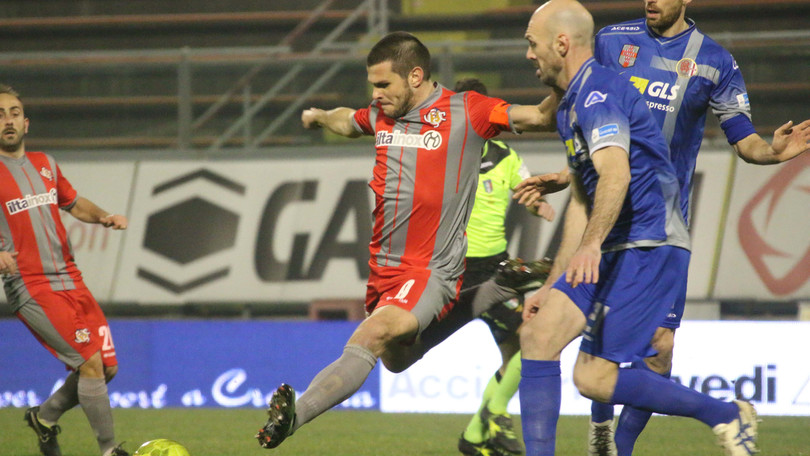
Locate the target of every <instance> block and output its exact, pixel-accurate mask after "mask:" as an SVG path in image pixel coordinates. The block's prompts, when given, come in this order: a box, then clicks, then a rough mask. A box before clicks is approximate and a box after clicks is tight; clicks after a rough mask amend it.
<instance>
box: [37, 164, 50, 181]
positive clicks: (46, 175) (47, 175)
mask: <svg viewBox="0 0 810 456" xmlns="http://www.w3.org/2000/svg"><path fill="white" fill-rule="evenodd" d="M39 174H40V175H41V176H42V177H44V178H45V179H48V180H49V181H50V180H53V173H52V172H51V170H49V169H48V168H46V167H44V166H43V167H42V168H41V169H40V170H39Z"/></svg>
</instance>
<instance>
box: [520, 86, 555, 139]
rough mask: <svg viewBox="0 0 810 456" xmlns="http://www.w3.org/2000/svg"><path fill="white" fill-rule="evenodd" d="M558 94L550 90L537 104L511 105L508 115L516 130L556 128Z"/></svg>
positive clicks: (549, 129)
mask: <svg viewBox="0 0 810 456" xmlns="http://www.w3.org/2000/svg"><path fill="white" fill-rule="evenodd" d="M559 103H560V96H559V94H557V92H552V93H551V95H549V96H547V97H546V98H544V99H543V101H541V102H540V104H538V105H512V108H511V109H510V111H509V117H510V118H511V119H512V125H513V126H514V127H515V130H517V131H518V132H521V131H554V130H555V129H556V128H557V105H558V104H559Z"/></svg>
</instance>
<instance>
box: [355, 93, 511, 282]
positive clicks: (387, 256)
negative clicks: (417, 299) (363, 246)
mask: <svg viewBox="0 0 810 456" xmlns="http://www.w3.org/2000/svg"><path fill="white" fill-rule="evenodd" d="M509 106H510V105H509V104H507V103H506V102H504V101H503V100H500V99H497V98H490V97H486V96H484V95H481V94H479V93H477V92H472V91H468V92H463V93H455V92H453V91H450V90H448V89H446V88H444V87H442V86H441V85H438V84H437V85H436V87H435V89H434V90H433V92H432V93H431V95H430V96H429V97H428V98H427V99H426V100H425V101H424V102H423V103H421V104H420V105H419V106H417V107H415V108H414V109H413V110H411V111H410V112H408V113H407V114H405V115H404V116H403V117H401V118H398V119H391V118H389V117H387V116H386V115H385V114H384V113H383V112H382V110H380V109H379V107H378V106H377V105H376V103H375V104H372V105H371V106H370V107H368V108H365V109H360V110H358V111H357V112H356V113H355V115H354V126H355V128H356V129H357V130H358V131H359V132H362V133H364V134H367V135H374V136H375V138H376V141H375V147H376V150H377V158H376V164H375V166H374V173H373V178H372V180H371V182H370V183H369V186H370V187H371V189H372V190H373V191H374V194H375V199H376V201H375V208H374V213H373V215H374V228H373V235H372V238H371V243H370V245H369V250H370V252H371V259H370V260H369V265H370V266H371V267H372V268H373V267H386V266H401V267H416V268H428V269H432V270H438V271H442V272H444V273H446V274H447V275H448V277H456V276H458V275H460V274H461V273H462V272H463V270H464V255H465V253H466V250H467V239H466V236H465V234H464V230H465V229H466V227H467V222H468V221H469V218H470V211H471V210H472V206H473V202H474V199H475V190H476V186H477V179H478V168H479V166H480V162H481V147H482V146H483V144H484V142H485V141H486V140H487V139H489V138H492V137H494V136H496V135H497V134H498V133H499V132H500V131H503V130H509V129H510V128H511V125H510V121H509V115H508V108H509Z"/></svg>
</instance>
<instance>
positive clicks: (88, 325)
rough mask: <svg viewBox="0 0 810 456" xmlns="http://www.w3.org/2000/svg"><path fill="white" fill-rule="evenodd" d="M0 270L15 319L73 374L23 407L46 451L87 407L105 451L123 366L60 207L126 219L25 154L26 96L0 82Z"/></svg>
mask: <svg viewBox="0 0 810 456" xmlns="http://www.w3.org/2000/svg"><path fill="white" fill-rule="evenodd" d="M0 126H2V130H0V131H1V132H2V136H0V202H2V206H3V208H2V211H3V219H2V220H0V274H3V286H4V289H5V293H6V298H7V300H8V303H9V304H10V305H11V307H12V310H13V311H14V313H15V315H17V318H19V319H20V320H21V321H22V322H23V323H24V324H25V325H26V326H27V327H28V329H30V330H31V333H33V334H34V336H35V337H36V338H37V339H38V340H39V341H40V342H41V343H42V345H44V346H45V348H47V349H48V350H49V351H50V352H51V353H52V354H53V355H54V356H56V357H57V358H58V359H59V360H60V361H62V362H63V363H65V364H66V365H67V367H68V368H69V369H70V370H71V371H72V372H71V373H70V374H69V375H68V376H67V378H66V379H65V383H64V384H63V385H62V386H61V387H60V388H59V389H58V390H56V391H55V392H54V393H53V394H52V395H51V396H50V397H49V398H48V399H47V400H46V401H45V402H43V403H42V404H41V405H40V406H38V407H32V408H30V409H28V410H27V411H26V412H25V421H26V422H27V423H28V425H29V426H31V428H33V429H34V431H35V432H36V434H37V437H38V440H39V447H40V451H41V452H42V454H44V455H46V456H49V455H61V452H60V449H59V444H58V443H57V440H56V434H58V433H59V430H60V428H59V426H58V425H57V424H56V422H57V420H58V419H59V417H60V416H62V414H63V413H64V412H66V411H68V410H70V409H71V408H73V407H74V406H76V405H81V407H82V410H84V413H85V415H86V416H87V419H88V421H89V422H90V427H91V428H92V429H93V432H94V434H95V435H96V438H97V441H98V445H99V448H100V450H101V454H102V455H103V456H110V455H114V456H121V455H126V454H127V453H126V452H125V451H124V450H122V449H121V448H120V446H116V445H115V435H114V433H113V424H112V412H111V410H110V400H109V397H108V395H107V384H106V382H108V381H110V380H111V379H112V378H113V376H115V374H116V372H117V370H118V362H117V361H116V358H115V347H114V346H113V342H112V336H111V334H110V328H109V326H108V325H107V320H106V318H105V317H104V314H103V313H102V311H101V308H100V307H99V305H98V303H96V300H95V299H94V298H93V295H91V294H90V291H89V290H88V289H87V287H86V286H85V285H84V282H83V281H82V275H81V272H80V271H79V269H78V268H77V267H76V263H75V262H74V261H73V252H72V249H71V246H70V242H69V241H68V238H67V233H66V231H65V227H64V226H63V225H62V220H61V218H60V216H59V209H62V210H65V211H68V212H69V213H70V214H71V215H72V216H74V217H76V218H77V219H79V220H81V221H83V222H86V223H100V224H102V225H104V226H106V227H109V228H112V229H115V230H123V229H126V227H127V219H126V217H124V216H123V215H111V214H109V213H107V212H105V211H104V210H102V209H101V208H99V207H98V206H96V205H95V204H93V203H92V202H91V201H89V200H87V199H85V198H83V197H80V196H78V194H77V193H76V190H74V189H73V187H72V186H71V185H70V182H69V181H68V180H67V179H65V177H64V176H62V172H61V171H60V170H59V166H57V165H56V161H54V159H53V157H51V156H49V155H47V154H44V153H42V152H26V150H25V136H26V134H27V133H28V119H27V118H26V117H25V113H24V111H23V104H22V101H20V97H19V95H18V94H17V92H15V91H14V90H13V89H11V88H10V87H8V86H4V85H0Z"/></svg>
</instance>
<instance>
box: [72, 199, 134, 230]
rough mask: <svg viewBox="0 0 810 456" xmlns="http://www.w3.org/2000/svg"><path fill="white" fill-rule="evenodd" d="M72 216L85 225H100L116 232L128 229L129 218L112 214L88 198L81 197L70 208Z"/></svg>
mask: <svg viewBox="0 0 810 456" xmlns="http://www.w3.org/2000/svg"><path fill="white" fill-rule="evenodd" d="M70 215H72V216H74V217H76V218H77V219H78V220H81V221H82V222H85V223H99V224H101V225H104V226H106V227H107V228H112V229H114V230H125V229H127V218H126V217H125V216H123V215H120V214H110V213H109V212H107V211H105V210H104V209H102V208H100V207H98V206H96V204H95V203H94V202H92V201H90V200H89V199H87V198H83V197H81V196H80V197H79V198H78V199H77V200H76V204H74V205H73V207H72V208H70Z"/></svg>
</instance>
